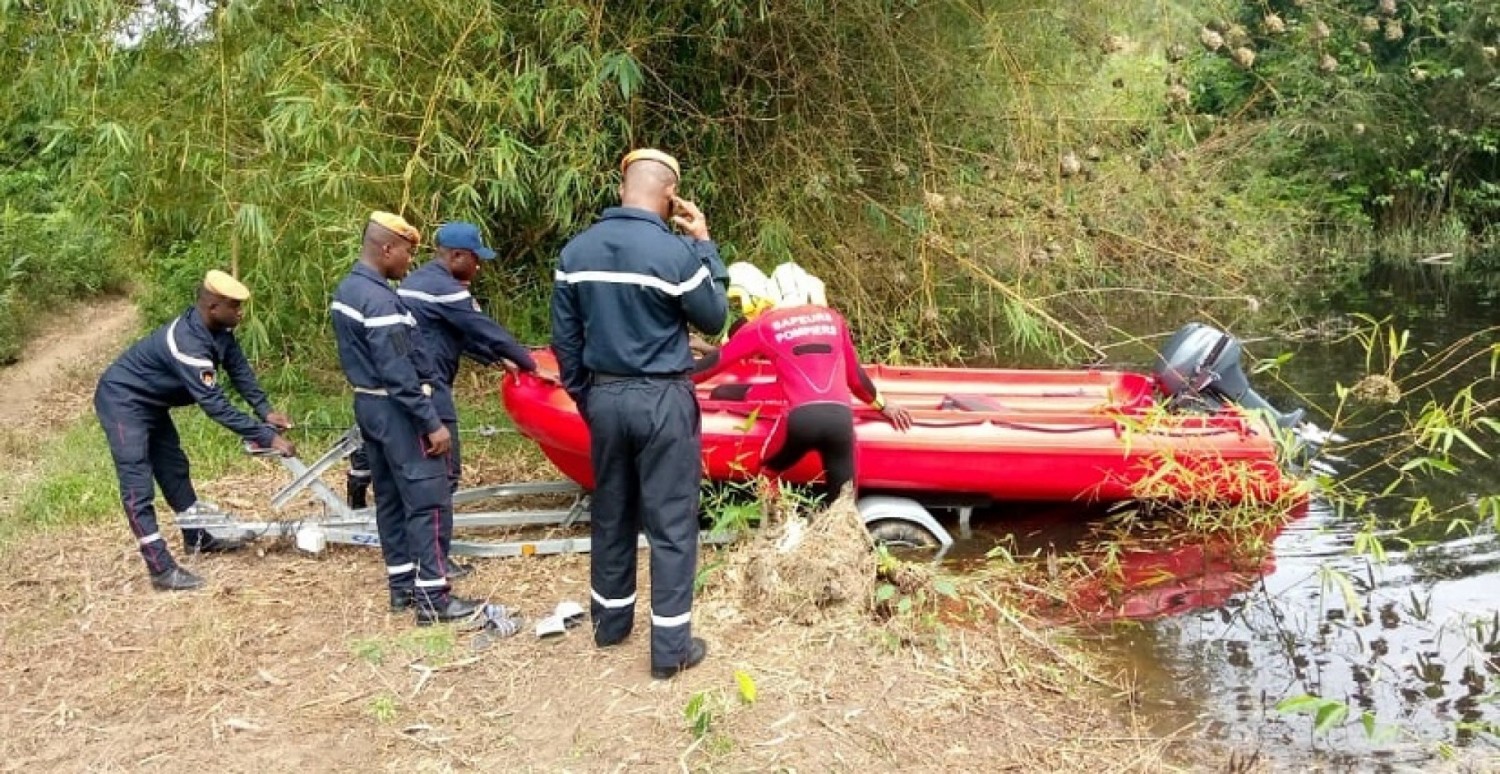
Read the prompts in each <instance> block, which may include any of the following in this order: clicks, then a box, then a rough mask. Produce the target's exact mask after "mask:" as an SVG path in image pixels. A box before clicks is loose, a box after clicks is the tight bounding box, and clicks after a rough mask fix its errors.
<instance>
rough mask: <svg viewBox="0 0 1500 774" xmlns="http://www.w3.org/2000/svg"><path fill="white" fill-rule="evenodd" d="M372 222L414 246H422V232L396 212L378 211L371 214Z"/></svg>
mask: <svg viewBox="0 0 1500 774" xmlns="http://www.w3.org/2000/svg"><path fill="white" fill-rule="evenodd" d="M370 222H371V223H374V224H376V225H378V226H383V227H385V228H386V229H388V230H390V232H391V233H393V234H395V235H396V236H399V237H401V238H402V239H405V240H406V241H408V242H411V243H412V244H414V245H415V244H420V243H421V241H422V232H420V231H418V230H417V227H416V226H413V225H412V224H410V223H407V222H406V218H403V217H401V216H400V215H397V214H396V213H394V212H386V211H384V210H376V211H374V212H372V213H370Z"/></svg>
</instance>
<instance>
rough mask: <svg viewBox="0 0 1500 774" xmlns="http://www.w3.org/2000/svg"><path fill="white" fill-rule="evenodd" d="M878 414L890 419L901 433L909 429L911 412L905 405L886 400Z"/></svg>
mask: <svg viewBox="0 0 1500 774" xmlns="http://www.w3.org/2000/svg"><path fill="white" fill-rule="evenodd" d="M880 415H881V416H883V417H885V418H886V419H888V420H890V423H891V424H893V425H895V426H896V429H897V430H900V431H901V432H903V433H904V432H906V431H907V430H910V429H911V412H910V411H907V410H906V407H905V406H901V405H898V404H895V403H890V402H887V403H886V404H885V408H883V409H881V410H880Z"/></svg>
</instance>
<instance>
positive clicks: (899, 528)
mask: <svg viewBox="0 0 1500 774" xmlns="http://www.w3.org/2000/svg"><path fill="white" fill-rule="evenodd" d="M868 529H869V530H870V537H871V538H873V539H874V540H875V542H876V543H880V544H882V545H884V546H886V547H887V548H937V547H938V546H939V545H941V543H942V541H940V540H938V536H937V535H934V534H932V533H931V532H928V531H927V530H926V529H923V528H922V527H921V526H920V525H918V524H915V523H913V522H910V521H904V520H900V519H881V520H879V521H872V522H870V524H869V526H868Z"/></svg>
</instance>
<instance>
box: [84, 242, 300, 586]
mask: <svg viewBox="0 0 1500 774" xmlns="http://www.w3.org/2000/svg"><path fill="white" fill-rule="evenodd" d="M249 297H250V290H249V289H248V288H246V287H245V286H244V285H243V284H241V283H240V281H239V280H237V279H235V278H233V277H231V276H229V275H228V274H225V273H224V272H222V271H218V270H214V271H210V272H208V274H207V275H206V276H204V278H203V284H202V285H201V286H200V287H199V288H198V299H197V303H196V304H194V305H193V306H192V307H191V308H189V309H188V310H187V311H186V312H183V313H182V315H180V316H179V317H177V318H176V319H174V320H172V321H171V322H169V323H167V324H165V325H163V326H161V327H160V328H157V329H156V330H154V331H152V332H151V335H149V336H147V337H146V338H144V339H141V340H140V341H138V342H136V343H135V344H134V345H133V346H131V347H130V349H128V350H126V351H125V354H123V355H121V356H120V357H119V359H117V360H115V362H114V363H112V364H110V366H109V368H106V369H105V370H104V373H103V375H101V376H100V377H99V385H98V387H97V388H96V389H95V390H94V411H95V413H97V414H98V415H99V425H100V426H101V427H102V428H103V430H104V434H105V437H107V438H108V439H109V453H110V456H111V457H112V458H113V459H114V463H115V475H116V476H118V477H119V480H120V500H121V502H122V503H124V505H125V517H126V519H127V520H128V521H129V522H130V531H131V532H132V533H133V534H134V535H135V539H136V541H137V543H138V544H139V545H140V551H141V557H142V558H144V559H145V560H146V568H147V570H148V571H149V572H150V573H151V585H152V586H154V587H156V588H157V589H160V590H162V591H186V590H188V589H195V588H198V587H199V586H202V585H203V579H202V578H199V577H198V576H197V575H194V574H193V573H191V572H189V571H187V570H185V569H183V568H182V567H179V566H178V565H177V562H176V560H174V559H173V558H172V552H171V551H170V550H168V548H167V543H166V540H165V539H164V538H163V537H162V534H161V532H160V530H159V529H158V528H157V524H156V507H155V505H153V503H152V501H153V500H154V499H155V498H156V490H155V489H154V488H153V486H152V480H153V479H155V482H156V483H157V484H160V485H161V489H162V494H163V495H165V496H166V499H167V504H168V505H170V506H171V507H172V510H173V511H175V512H177V514H178V515H179V516H207V515H223V512H222V511H220V510H219V508H218V507H217V506H215V505H213V504H212V503H207V502H203V501H201V500H199V499H198V493H197V492H196V491H194V490H193V481H192V478H191V476H190V472H189V468H188V458H187V455H186V454H184V453H183V451H182V441H181V439H180V438H179V437H178V435H177V426H176V425H174V424H173V423H172V415H171V409H172V408H174V407H176V406H187V405H191V404H194V403H196V404H198V407H199V408H201V409H203V413H205V414H207V415H208V416H209V417H211V418H212V419H213V420H214V421H215V422H218V423H219V424H221V425H223V426H225V427H227V428H229V429H230V430H233V431H234V432H235V433H237V434H238V435H239V436H240V437H241V438H243V439H245V441H246V442H248V443H251V444H255V445H258V446H261V447H270V448H273V449H275V450H276V451H278V452H280V453H282V454H284V455H287V456H291V455H294V454H296V453H297V450H296V447H295V446H294V445H293V444H292V443H291V442H290V441H288V440H287V439H286V438H284V437H282V436H281V435H280V434H279V433H278V432H277V431H278V430H282V429H286V428H289V427H291V424H292V423H291V421H290V420H288V419H287V417H286V415H285V414H282V413H280V412H278V411H275V410H273V409H272V408H271V403H270V401H268V400H266V393H265V392H264V391H263V390H261V388H260V384H259V383H258V382H257V381H256V380H255V372H254V371H253V370H251V368H250V363H249V361H247V360H246V359H245V353H244V352H243V351H241V350H240V345H239V342H237V341H236V340H235V338H234V328H235V326H236V325H238V324H239V323H240V319H241V318H242V317H243V315H244V308H243V304H244V302H245V300H246V299H248V298H249ZM221 368H222V369H223V370H224V372H225V374H226V375H227V376H228V377H229V382H230V384H232V385H234V389H235V391H236V392H238V393H239V394H240V397H242V398H244V399H245V402H246V403H248V404H250V408H251V409H252V410H254V411H255V416H256V417H258V420H257V419H255V418H252V417H250V416H249V415H247V414H245V413H244V412H243V411H240V410H239V409H237V408H235V407H234V406H233V405H232V404H231V403H230V402H229V399H228V398H227V397H225V395H224V391H223V390H222V389H220V387H219V369H221ZM182 542H183V545H184V546H185V547H186V549H187V550H188V551H189V552H197V551H233V550H235V549H238V548H241V547H242V546H243V545H244V541H242V540H227V539H219V538H215V537H213V536H212V535H210V534H209V533H208V532H207V531H206V530H202V529H184V530H183V531H182Z"/></svg>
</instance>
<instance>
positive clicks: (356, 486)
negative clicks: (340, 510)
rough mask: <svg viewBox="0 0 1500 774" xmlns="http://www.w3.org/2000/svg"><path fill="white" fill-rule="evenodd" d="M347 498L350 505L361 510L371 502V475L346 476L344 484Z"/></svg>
mask: <svg viewBox="0 0 1500 774" xmlns="http://www.w3.org/2000/svg"><path fill="white" fill-rule="evenodd" d="M344 494H345V499H347V500H348V501H349V507H350V508H353V509H354V510H356V511H357V510H359V509H361V508H364V507H366V506H368V505H369V504H370V500H369V496H370V477H369V476H346V477H345V486H344Z"/></svg>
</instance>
